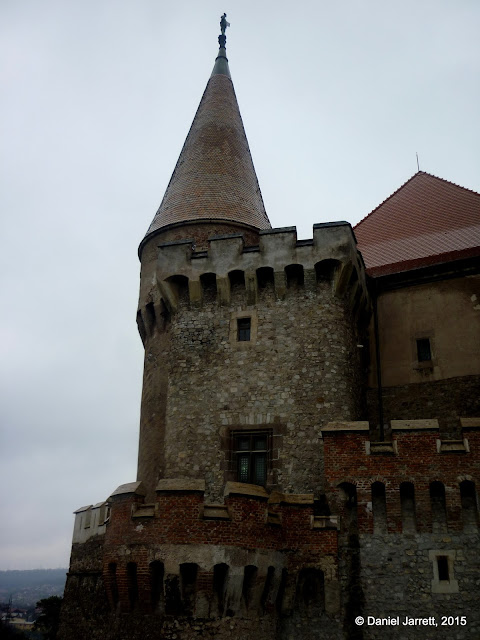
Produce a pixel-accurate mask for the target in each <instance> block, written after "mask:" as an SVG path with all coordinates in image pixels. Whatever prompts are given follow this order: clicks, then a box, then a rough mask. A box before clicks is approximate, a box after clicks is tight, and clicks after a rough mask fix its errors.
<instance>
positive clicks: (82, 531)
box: [73, 501, 110, 543]
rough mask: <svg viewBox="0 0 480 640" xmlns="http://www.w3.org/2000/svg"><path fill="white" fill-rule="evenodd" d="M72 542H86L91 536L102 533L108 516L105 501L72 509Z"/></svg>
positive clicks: (107, 506) (108, 508)
mask: <svg viewBox="0 0 480 640" xmlns="http://www.w3.org/2000/svg"><path fill="white" fill-rule="evenodd" d="M74 514H75V524H74V527H73V542H74V543H75V542H80V543H81V542H86V541H87V540H88V539H89V538H91V537H92V536H97V535H103V534H104V533H105V531H106V526H107V523H108V520H109V517H110V507H109V504H108V502H107V501H104V502H98V503H97V504H94V505H91V504H90V505H88V506H86V507H80V509H77V510H76V511H74Z"/></svg>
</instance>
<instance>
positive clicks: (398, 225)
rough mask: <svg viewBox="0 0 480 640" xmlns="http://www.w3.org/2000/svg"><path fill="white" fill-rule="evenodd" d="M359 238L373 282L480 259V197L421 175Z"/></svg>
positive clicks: (363, 224) (364, 225)
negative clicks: (376, 279) (404, 272)
mask: <svg viewBox="0 0 480 640" xmlns="http://www.w3.org/2000/svg"><path fill="white" fill-rule="evenodd" d="M355 236H356V238H357V242H358V248H359V250H360V251H361V253H362V255H363V258H364V260H365V264H366V267H367V273H369V274H370V275H371V276H380V275H387V274H390V273H398V272H400V271H408V270H410V269H415V268H418V267H421V266H427V265H433V264H440V263H444V262H450V261H451V260H457V259H460V258H468V257H472V256H477V255H480V194H479V193H476V192H475V191H471V190H470V189H465V188H464V187H460V186H458V185H456V184H454V183H452V182H448V181H447V180H443V179H442V178H437V177H436V176H433V175H431V174H429V173H425V172H424V171H419V172H418V173H416V174H415V175H414V176H412V178H410V180H408V181H407V182H405V184H403V185H402V186H401V187H400V188H399V189H397V191H395V192H394V193H393V194H392V195H391V196H390V197H389V198H387V199H386V200H384V202H382V203H381V204H380V205H379V206H378V207H377V208H376V209H374V210H373V211H372V212H371V213H369V214H368V216H366V218H364V219H363V220H361V221H360V222H359V223H358V224H357V226H356V227H355Z"/></svg>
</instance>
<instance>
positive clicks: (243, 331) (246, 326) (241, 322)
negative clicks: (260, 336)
mask: <svg viewBox="0 0 480 640" xmlns="http://www.w3.org/2000/svg"><path fill="white" fill-rule="evenodd" d="M250 329H251V319H250V318H238V319H237V339H238V341H239V342H248V341H249V340H250Z"/></svg>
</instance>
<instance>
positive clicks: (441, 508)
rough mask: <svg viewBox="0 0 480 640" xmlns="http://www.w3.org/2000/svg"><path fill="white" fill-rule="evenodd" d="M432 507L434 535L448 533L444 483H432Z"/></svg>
mask: <svg viewBox="0 0 480 640" xmlns="http://www.w3.org/2000/svg"><path fill="white" fill-rule="evenodd" d="M430 507H431V510H432V533H447V503H446V500H445V487H444V485H443V482H437V481H435V482H431V483H430Z"/></svg>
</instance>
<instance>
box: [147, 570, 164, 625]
mask: <svg viewBox="0 0 480 640" xmlns="http://www.w3.org/2000/svg"><path fill="white" fill-rule="evenodd" d="M163 575H164V567H163V563H162V562H159V561H158V560H155V561H154V562H151V563H150V590H151V591H150V595H151V604H152V611H153V612H159V611H160V610H161V609H163V605H164V602H163Z"/></svg>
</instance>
